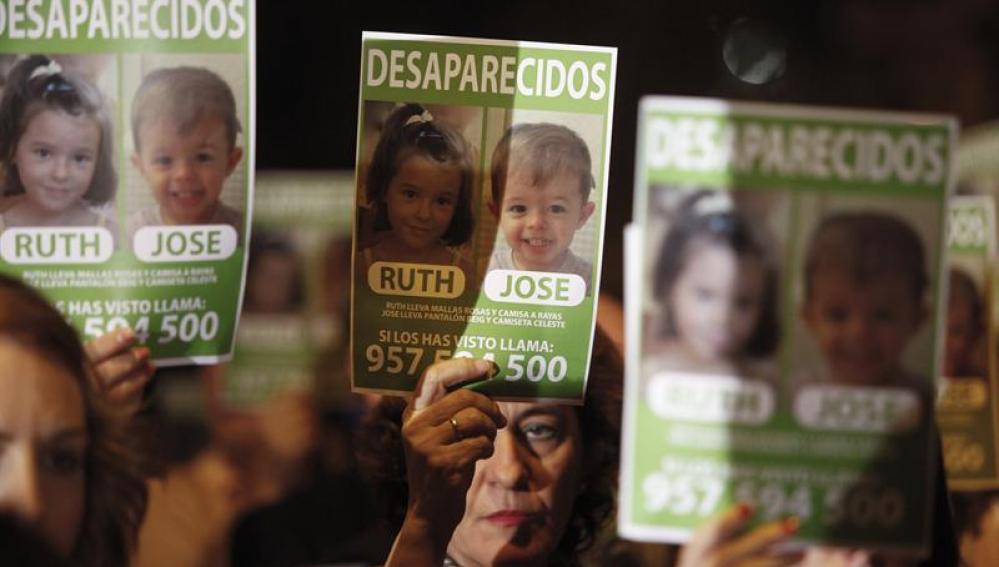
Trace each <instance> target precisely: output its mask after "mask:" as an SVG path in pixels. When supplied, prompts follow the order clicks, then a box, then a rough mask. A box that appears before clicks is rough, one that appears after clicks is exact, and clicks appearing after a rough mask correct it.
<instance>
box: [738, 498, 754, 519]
mask: <svg viewBox="0 0 999 567" xmlns="http://www.w3.org/2000/svg"><path fill="white" fill-rule="evenodd" d="M738 510H739V519H740V520H748V519H749V517H750V516H752V515H753V507H752V506H750V505H749V504H748V503H746V502H740V503H739V506H738Z"/></svg>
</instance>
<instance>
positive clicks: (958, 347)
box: [937, 195, 999, 490]
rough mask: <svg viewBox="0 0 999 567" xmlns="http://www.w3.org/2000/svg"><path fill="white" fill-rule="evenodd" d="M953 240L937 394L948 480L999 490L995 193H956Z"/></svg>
mask: <svg viewBox="0 0 999 567" xmlns="http://www.w3.org/2000/svg"><path fill="white" fill-rule="evenodd" d="M947 245H948V258H947V263H948V273H947V280H948V282H947V283H948V291H947V324H946V327H945V329H946V336H945V340H944V356H943V367H942V372H941V380H940V384H939V394H938V398H937V424H938V425H939V427H940V441H941V444H942V446H943V457H944V466H945V467H946V469H947V484H948V486H949V487H950V488H951V489H952V490H981V489H989V488H996V487H997V486H999V467H997V463H996V439H997V438H999V432H997V428H999V415H997V412H999V408H997V403H996V388H997V385H996V369H995V364H996V361H995V356H996V352H995V347H994V345H995V344H996V343H995V327H996V324H995V321H996V320H997V319H996V317H995V316H994V315H993V314H992V313H993V310H994V309H995V307H994V304H995V301H994V297H995V281H994V275H995V274H994V273H993V272H994V268H993V266H994V264H995V247H996V227H995V207H994V204H993V199H992V197H991V196H984V195H982V196H962V197H954V198H952V199H951V201H950V225H949V228H948V238H947ZM990 345H993V346H992V347H991V348H990Z"/></svg>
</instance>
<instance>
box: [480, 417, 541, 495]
mask: <svg viewBox="0 0 999 567" xmlns="http://www.w3.org/2000/svg"><path fill="white" fill-rule="evenodd" d="M526 458H528V455H527V454H526V453H524V448H522V447H521V446H520V442H519V441H518V439H517V436H516V435H515V434H514V433H512V432H511V431H510V428H506V429H501V430H499V431H497V432H496V441H495V442H494V444H493V455H492V456H491V457H489V458H488V459H487V460H486V461H485V462H484V470H483V472H484V473H485V474H486V475H488V476H487V478H486V480H487V481H488V482H491V483H493V484H497V485H500V486H503V487H504V488H511V489H518V488H525V487H526V486H527V481H528V478H529V477H530V474H529V467H528V464H527V463H526V462H525V459H526Z"/></svg>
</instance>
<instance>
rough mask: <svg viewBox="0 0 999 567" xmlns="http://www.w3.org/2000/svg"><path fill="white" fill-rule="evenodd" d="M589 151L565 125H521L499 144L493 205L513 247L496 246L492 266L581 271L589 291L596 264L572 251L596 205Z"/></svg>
mask: <svg viewBox="0 0 999 567" xmlns="http://www.w3.org/2000/svg"><path fill="white" fill-rule="evenodd" d="M593 185H594V182H593V175H592V174H591V173H590V152H589V150H588V149H587V147H586V143H585V142H584V141H583V140H582V139H581V138H580V137H579V136H578V135H577V134H576V133H575V132H573V131H572V130H570V129H569V128H566V127H565V126H560V125H556V124H548V123H537V124H517V125H514V126H512V127H510V129H509V130H507V132H506V134H504V135H503V138H502V139H501V140H500V141H499V143H498V144H497V145H496V149H495V150H494V151H493V158H492V203H491V204H490V208H491V210H492V212H493V214H494V215H496V216H497V217H498V218H499V229H500V231H501V232H502V233H503V236H504V238H505V240H506V243H507V244H508V245H509V249H508V250H497V251H496V252H495V253H493V257H492V259H491V261H490V264H489V269H490V270H497V269H503V270H531V271H540V272H563V273H573V274H577V275H579V276H580V277H582V278H583V281H584V282H586V289H587V292H589V288H590V280H591V279H592V275H593V265H592V264H591V263H590V262H588V261H586V260H584V259H582V258H580V257H578V256H576V255H575V254H573V253H572V250H570V249H569V246H570V245H571V244H572V239H573V236H575V234H576V231H577V230H579V229H580V228H582V227H583V225H584V224H586V221H587V220H588V219H589V218H590V215H592V214H593V210H594V208H595V205H594V203H593V202H592V201H590V200H589V198H590V190H591V189H592V188H593Z"/></svg>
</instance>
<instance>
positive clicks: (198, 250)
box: [0, 0, 254, 365]
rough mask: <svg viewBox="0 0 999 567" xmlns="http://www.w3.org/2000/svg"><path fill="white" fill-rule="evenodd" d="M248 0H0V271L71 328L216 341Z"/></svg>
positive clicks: (231, 217)
mask: <svg viewBox="0 0 999 567" xmlns="http://www.w3.org/2000/svg"><path fill="white" fill-rule="evenodd" d="M253 14H254V5H253V2H252V0H229V1H227V2H224V3H223V2H214V1H206V0H191V1H185V2H153V3H149V2H145V1H140V0H123V1H111V0H86V1H79V2H78V1H68V0H51V1H47V2H15V1H13V0H0V89H2V98H0V156H2V158H0V160H2V162H0V271H3V272H6V273H10V274H13V275H15V276H17V277H20V278H22V279H23V280H24V281H25V282H27V283H29V284H31V285H32V286H34V287H36V288H38V289H39V290H41V291H42V292H43V293H44V294H45V295H46V296H47V297H48V298H49V299H50V300H52V301H53V303H54V304H55V305H56V306H57V307H58V309H59V310H60V311H62V313H64V314H65V315H66V317H67V318H68V319H69V320H70V321H71V322H72V324H73V325H74V326H75V327H76V328H77V329H78V330H79V331H80V332H81V335H82V336H83V338H84V339H85V340H89V339H93V338H95V337H97V336H99V335H101V334H103V333H105V332H107V331H109V330H111V329H114V328H118V327H125V326H127V327H131V328H132V329H134V330H135V331H136V336H137V337H138V343H139V345H141V346H146V347H148V348H149V349H150V350H151V356H152V359H153V360H154V361H156V363H157V364H159V365H171V364H186V363H192V362H193V363H212V362H217V361H220V360H225V359H227V358H228V357H229V356H230V353H231V350H232V344H233V338H234V333H235V329H236V324H237V319H238V308H239V303H240V297H241V294H242V279H243V271H244V263H245V258H246V254H245V249H246V246H245V245H246V241H247V239H248V237H249V232H248V227H249V219H250V216H251V210H250V208H251V207H250V203H251V202H252V187H253V183H252V171H253V168H252V163H253V126H254V125H253V100H254V99H253V96H254V95H253V93H254V74H253V73H254V71H253V68H254V66H253V56H254V53H253V29H254V28H253V23H254V20H253Z"/></svg>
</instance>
